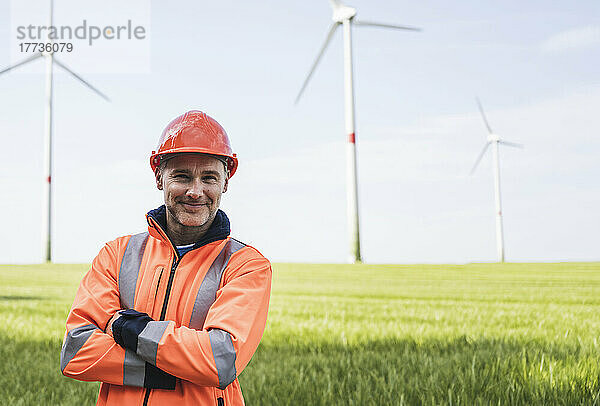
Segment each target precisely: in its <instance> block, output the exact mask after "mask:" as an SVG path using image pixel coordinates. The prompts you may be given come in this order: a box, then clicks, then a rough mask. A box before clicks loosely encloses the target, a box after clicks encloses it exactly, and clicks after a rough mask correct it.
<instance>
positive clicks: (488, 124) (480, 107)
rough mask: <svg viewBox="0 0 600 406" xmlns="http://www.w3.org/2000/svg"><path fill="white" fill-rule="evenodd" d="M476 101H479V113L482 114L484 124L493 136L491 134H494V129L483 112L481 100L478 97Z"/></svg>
mask: <svg viewBox="0 0 600 406" xmlns="http://www.w3.org/2000/svg"><path fill="white" fill-rule="evenodd" d="M475 99H476V100H477V106H478V107H479V112H480V113H481V117H482V118H483V122H484V123H485V126H486V127H487V129H488V132H489V133H490V134H491V133H493V131H492V127H490V123H488V121H487V118H486V117H485V113H484V111H483V106H482V105H481V101H480V100H479V97H476V98H475Z"/></svg>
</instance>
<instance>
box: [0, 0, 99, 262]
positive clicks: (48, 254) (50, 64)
mask: <svg viewBox="0 0 600 406" xmlns="http://www.w3.org/2000/svg"><path fill="white" fill-rule="evenodd" d="M53 12H54V0H50V17H49V24H48V27H52V22H53ZM47 31H48V38H47V40H46V44H50V46H49V47H48V48H49V49H50V51H44V52H37V53H34V54H33V55H31V56H30V57H28V58H25V59H24V60H22V61H21V62H18V63H16V64H14V65H12V66H9V67H8V68H5V69H3V70H1V71H0V75H2V74H3V73H6V72H8V71H11V70H13V69H15V68H18V67H19V66H22V65H25V64H27V63H29V62H32V61H35V60H37V59H38V58H44V59H45V60H46V97H45V99H46V105H45V109H44V110H45V125H44V209H43V216H42V217H43V220H42V252H43V258H44V259H45V261H46V262H52V122H53V112H52V99H53V94H54V90H53V82H54V80H53V75H54V64H57V65H58V66H60V67H61V68H63V69H64V70H66V71H67V72H69V73H70V74H71V75H73V77H75V79H77V80H79V81H80V82H81V83H83V84H84V85H86V86H87V87H89V88H90V89H91V90H93V91H94V92H95V93H96V94H98V95H99V96H100V97H102V98H103V99H105V100H107V101H110V100H109V99H108V97H106V95H104V94H103V93H102V92H100V91H99V90H98V89H96V88H95V87H94V86H92V85H91V84H90V83H88V82H87V81H85V80H84V79H83V78H82V77H81V76H79V75H78V74H76V73H75V72H73V71H72V70H71V69H69V68H68V67H67V66H66V65H65V64H64V63H62V62H60V61H59V60H58V59H57V58H56V57H55V56H54V51H53V49H54V42H53V41H52V39H51V38H50V30H49V29H48V30H47Z"/></svg>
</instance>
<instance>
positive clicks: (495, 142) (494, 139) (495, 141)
mask: <svg viewBox="0 0 600 406" xmlns="http://www.w3.org/2000/svg"><path fill="white" fill-rule="evenodd" d="M476 100H477V106H478V107H479V112H480V113H481V118H482V119H483V122H484V123H485V126H486V128H487V130H488V136H487V142H486V143H485V145H484V146H483V149H482V150H481V152H480V153H479V156H478V157H477V161H475V165H473V169H471V175H472V174H473V172H475V169H476V168H477V165H479V162H480V161H481V158H483V155H484V154H485V151H487V149H488V147H489V146H490V145H492V153H493V155H494V186H495V192H496V249H497V251H498V261H499V262H504V231H503V227H502V201H501V198H500V157H499V155H498V149H499V148H498V146H499V145H500V144H502V145H507V146H509V147H516V148H523V145H522V144H516V143H514V142H508V141H504V140H502V139H500V137H499V136H498V135H496V134H494V132H493V131H492V127H490V124H489V123H488V120H487V118H486V116H485V112H484V111H483V106H482V105H481V101H479V98H476Z"/></svg>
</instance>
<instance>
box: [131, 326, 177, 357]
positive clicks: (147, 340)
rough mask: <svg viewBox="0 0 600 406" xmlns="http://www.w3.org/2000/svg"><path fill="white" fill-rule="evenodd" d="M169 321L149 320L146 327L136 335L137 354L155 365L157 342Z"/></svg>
mask: <svg viewBox="0 0 600 406" xmlns="http://www.w3.org/2000/svg"><path fill="white" fill-rule="evenodd" d="M169 323H170V322H169V321H151V322H149V323H148V324H146V327H144V329H143V330H142V332H141V333H140V335H139V336H138V341H137V354H138V355H139V356H140V357H142V359H143V360H145V361H148V362H149V363H151V364H152V365H156V353H157V351H158V342H159V341H160V339H161V338H162V336H163V334H164V333H165V330H166V329H167V326H168V325H169Z"/></svg>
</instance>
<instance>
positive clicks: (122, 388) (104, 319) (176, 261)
mask: <svg viewBox="0 0 600 406" xmlns="http://www.w3.org/2000/svg"><path fill="white" fill-rule="evenodd" d="M164 214H165V209H164V206H161V207H160V208H158V209H156V210H153V211H151V212H149V213H148V214H147V220H148V225H149V226H148V232H147V233H142V234H136V235H133V236H126V237H120V238H117V239H116V240H114V241H111V242H109V243H107V244H106V245H105V246H104V247H103V248H102V250H101V251H100V253H99V254H98V256H97V257H96V258H95V259H94V261H93V263H92V266H91V269H90V270H89V272H88V273H87V274H86V275H85V276H84V278H83V280H82V281H81V284H80V286H79V289H78V291H77V294H76V296H75V301H74V303H73V307H72V308H71V311H70V313H69V316H68V318H67V326H66V327H67V328H66V333H65V339H64V343H63V348H62V351H61V370H62V373H63V374H64V375H65V376H68V377H71V378H75V379H78V380H82V381H101V382H102V385H101V388H100V394H99V397H98V403H97V404H98V405H177V406H185V405H243V404H244V399H243V397H242V393H241V390H240V385H239V382H238V380H237V376H238V375H239V374H240V372H242V370H243V369H244V367H245V366H246V365H247V364H248V362H249V361H250V358H251V357H252V355H253V354H254V351H255V350H256V348H257V347H258V344H259V342H260V339H261V337H262V334H263V331H264V328H265V323H266V319H267V311H268V305H269V297H270V290H271V265H270V263H269V261H268V260H267V259H266V258H264V257H263V256H262V255H261V254H260V253H259V252H258V251H257V250H256V249H254V248H252V247H250V246H248V245H245V244H243V243H240V242H239V241H237V240H235V239H233V238H231V237H229V220H228V219H227V216H225V213H223V212H222V211H220V210H219V211H218V213H217V217H216V218H215V221H213V225H212V226H211V229H210V230H209V231H208V232H207V235H206V236H205V237H206V238H203V241H202V242H198V243H197V244H196V245H195V246H194V249H192V250H191V251H189V252H187V253H185V254H184V255H183V256H182V257H181V258H180V257H179V255H178V254H177V251H176V250H175V248H174V247H173V245H172V243H171V242H170V240H169V238H168V237H167V235H166V233H165V231H164V227H163V226H161V224H164ZM121 309H133V310H135V311H133V310H131V311H127V312H124V313H129V314H133V316H127V317H133V318H132V319H131V320H129V319H127V317H126V316H125V315H123V316H121V318H124V319H122V320H125V322H128V321H131V323H129V325H128V326H127V327H125V324H123V326H124V327H123V330H122V331H121V332H120V333H119V336H120V338H121V341H122V342H124V343H125V344H124V345H125V348H123V347H122V346H120V345H119V344H117V343H116V341H115V340H116V338H115V339H113V337H111V336H110V335H109V334H107V333H105V332H104V329H105V328H106V325H107V324H108V322H109V320H110V319H111V317H112V316H113V315H114V314H115V313H116V312H117V311H119V310H121ZM137 312H142V313H147V315H148V316H149V317H147V316H145V315H144V317H141V318H140V317H137V315H138V313H137ZM136 317H137V318H136ZM121 318H120V319H121ZM126 319H127V320H126ZM116 324H117V322H116V321H115V323H114V324H113V326H115V325H116ZM115 331H116V330H115V329H114V328H113V332H115ZM121 336H122V337H121ZM115 337H116V334H115Z"/></svg>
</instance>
